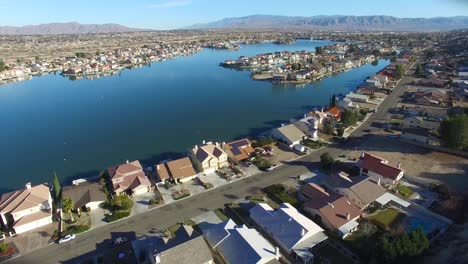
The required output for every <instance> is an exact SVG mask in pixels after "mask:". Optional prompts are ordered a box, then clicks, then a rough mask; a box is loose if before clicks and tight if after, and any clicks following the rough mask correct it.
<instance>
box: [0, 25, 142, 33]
mask: <svg viewBox="0 0 468 264" xmlns="http://www.w3.org/2000/svg"><path fill="white" fill-rule="evenodd" d="M135 31H144V29H136V28H129V27H126V26H122V25H119V24H80V23H77V22H69V23H49V24H40V25H29V26H24V27H13V26H0V35H53V34H92V33H119V32H135Z"/></svg>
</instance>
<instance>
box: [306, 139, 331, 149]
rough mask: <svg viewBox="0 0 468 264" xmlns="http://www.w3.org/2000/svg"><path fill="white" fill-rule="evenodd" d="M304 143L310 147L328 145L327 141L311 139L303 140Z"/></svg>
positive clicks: (316, 147) (315, 147)
mask: <svg viewBox="0 0 468 264" xmlns="http://www.w3.org/2000/svg"><path fill="white" fill-rule="evenodd" d="M302 144H303V145H304V146H306V147H308V148H311V149H319V148H322V147H325V146H326V145H327V143H325V142H322V141H315V140H311V139H305V140H303V141H302Z"/></svg>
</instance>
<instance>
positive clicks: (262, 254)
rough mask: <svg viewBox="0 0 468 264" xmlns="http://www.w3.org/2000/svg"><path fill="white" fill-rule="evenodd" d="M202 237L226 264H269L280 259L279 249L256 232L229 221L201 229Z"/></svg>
mask: <svg viewBox="0 0 468 264" xmlns="http://www.w3.org/2000/svg"><path fill="white" fill-rule="evenodd" d="M203 235H204V236H205V239H206V241H208V244H210V246H211V247H212V248H213V249H214V250H216V252H218V254H220V255H221V256H222V258H223V260H224V261H225V262H226V263H228V264H230V263H232V264H236V263H258V264H260V263H271V262H270V261H272V262H273V261H275V260H278V259H279V258H280V253H279V249H278V248H276V247H274V246H272V245H271V244H270V243H269V242H268V241H267V240H266V239H265V238H263V237H262V236H261V235H260V234H259V233H258V232H257V230H255V229H252V228H248V227H247V226H245V225H243V226H240V227H239V226H237V225H236V224H235V223H234V221H232V220H231V219H229V220H228V221H226V222H222V223H219V224H214V225H210V226H208V227H207V228H203ZM275 263H276V262H275Z"/></svg>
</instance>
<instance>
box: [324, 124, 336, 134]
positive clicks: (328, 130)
mask: <svg viewBox="0 0 468 264" xmlns="http://www.w3.org/2000/svg"><path fill="white" fill-rule="evenodd" d="M332 122H333V121H329V122H325V123H324V124H323V133H325V134H327V135H332V134H333V132H334V130H335V128H334V127H333V123H332Z"/></svg>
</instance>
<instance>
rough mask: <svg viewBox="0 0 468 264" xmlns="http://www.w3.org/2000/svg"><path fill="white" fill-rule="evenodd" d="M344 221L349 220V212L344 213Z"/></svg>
mask: <svg viewBox="0 0 468 264" xmlns="http://www.w3.org/2000/svg"><path fill="white" fill-rule="evenodd" d="M346 220H349V212H348V213H346Z"/></svg>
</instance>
